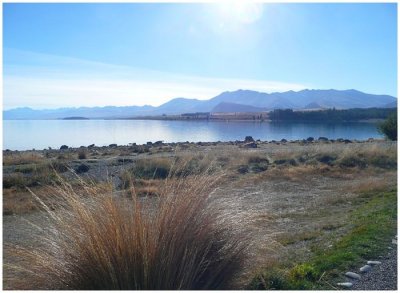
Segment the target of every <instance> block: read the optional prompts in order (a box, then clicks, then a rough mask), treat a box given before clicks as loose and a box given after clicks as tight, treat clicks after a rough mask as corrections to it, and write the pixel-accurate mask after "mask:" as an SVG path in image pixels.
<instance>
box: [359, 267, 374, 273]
mask: <svg viewBox="0 0 400 293" xmlns="http://www.w3.org/2000/svg"><path fill="white" fill-rule="evenodd" d="M371 268H372V267H371V266H370V265H365V266H363V267H361V268H360V272H361V273H366V272H369V271H370V270H371Z"/></svg>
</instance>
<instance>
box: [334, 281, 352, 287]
mask: <svg viewBox="0 0 400 293" xmlns="http://www.w3.org/2000/svg"><path fill="white" fill-rule="evenodd" d="M337 285H338V286H340V287H345V288H351V287H353V283H350V282H344V283H337Z"/></svg>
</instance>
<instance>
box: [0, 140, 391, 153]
mask: <svg viewBox="0 0 400 293" xmlns="http://www.w3.org/2000/svg"><path fill="white" fill-rule="evenodd" d="M250 138H251V139H247V140H246V138H245V140H235V141H197V142H195V141H184V142H164V141H161V140H160V141H155V142H151V141H149V142H147V143H143V144H137V143H129V144H127V145H122V144H121V145H118V144H115V143H112V144H109V145H102V146H98V145H95V144H91V145H88V146H79V147H75V146H71V147H70V146H68V145H62V146H59V147H58V148H51V147H49V148H44V149H36V148H32V149H26V150H11V149H8V148H6V149H3V153H19V152H21V153H22V152H43V151H68V150H69V151H79V150H82V149H93V150H96V149H98V150H100V149H101V150H104V149H108V148H110V149H118V148H134V149H136V148H141V149H143V150H146V148H152V147H176V146H178V147H179V146H180V147H184V148H185V147H190V146H223V145H236V146H239V147H243V148H257V146H258V145H265V144H275V145H287V144H300V145H311V144H313V145H316V144H333V143H343V144H349V143H371V142H382V141H385V139H383V138H368V139H363V140H359V139H345V138H337V139H329V138H326V137H319V138H314V137H308V138H306V139H296V140H287V139H284V138H283V139H281V140H260V139H253V138H252V137H251V136H250Z"/></svg>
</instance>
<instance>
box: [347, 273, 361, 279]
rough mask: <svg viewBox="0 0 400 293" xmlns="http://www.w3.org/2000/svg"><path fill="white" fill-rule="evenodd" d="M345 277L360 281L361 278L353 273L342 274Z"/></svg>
mask: <svg viewBox="0 0 400 293" xmlns="http://www.w3.org/2000/svg"><path fill="white" fill-rule="evenodd" d="M344 275H345V276H346V277H349V278H352V279H357V280H361V276H360V275H359V274H356V273H353V272H347V273H345V274H344Z"/></svg>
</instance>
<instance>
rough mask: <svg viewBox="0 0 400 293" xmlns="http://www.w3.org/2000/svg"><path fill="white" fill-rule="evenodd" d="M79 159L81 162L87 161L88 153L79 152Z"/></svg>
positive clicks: (84, 151) (82, 150)
mask: <svg viewBox="0 0 400 293" xmlns="http://www.w3.org/2000/svg"><path fill="white" fill-rule="evenodd" d="M78 159H79V160H86V159H87V152H86V150H84V149H81V150H79V152H78Z"/></svg>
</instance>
